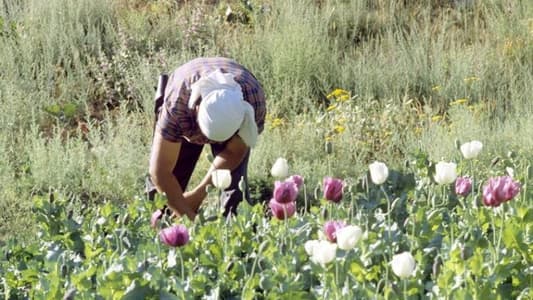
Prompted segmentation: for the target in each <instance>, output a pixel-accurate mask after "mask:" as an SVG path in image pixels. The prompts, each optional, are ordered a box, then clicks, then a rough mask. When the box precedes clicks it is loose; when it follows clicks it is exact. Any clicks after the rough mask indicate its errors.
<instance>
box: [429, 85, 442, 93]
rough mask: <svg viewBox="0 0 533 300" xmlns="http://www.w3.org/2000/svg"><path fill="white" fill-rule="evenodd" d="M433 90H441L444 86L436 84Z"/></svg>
mask: <svg viewBox="0 0 533 300" xmlns="http://www.w3.org/2000/svg"><path fill="white" fill-rule="evenodd" d="M431 90H432V91H434V92H439V91H440V90H442V86H440V85H436V86H434V87H432V88H431Z"/></svg>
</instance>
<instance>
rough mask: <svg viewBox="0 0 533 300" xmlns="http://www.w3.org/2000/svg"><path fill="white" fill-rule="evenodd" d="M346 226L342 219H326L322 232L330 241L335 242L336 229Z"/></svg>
mask: <svg viewBox="0 0 533 300" xmlns="http://www.w3.org/2000/svg"><path fill="white" fill-rule="evenodd" d="M345 226H346V223H344V222H343V221H327V222H326V223H324V234H325V235H326V237H327V238H328V240H329V241H330V242H332V243H335V242H337V230H339V229H341V228H343V227H345Z"/></svg>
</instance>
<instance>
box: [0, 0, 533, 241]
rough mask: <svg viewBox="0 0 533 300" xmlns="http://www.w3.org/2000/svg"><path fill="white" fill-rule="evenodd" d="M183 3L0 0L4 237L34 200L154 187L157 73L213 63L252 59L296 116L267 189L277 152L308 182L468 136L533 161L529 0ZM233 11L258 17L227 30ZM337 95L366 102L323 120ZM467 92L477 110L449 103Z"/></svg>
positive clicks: (278, 137)
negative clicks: (210, 59) (151, 157)
mask: <svg viewBox="0 0 533 300" xmlns="http://www.w3.org/2000/svg"><path fill="white" fill-rule="evenodd" d="M176 3H177V4H176ZM176 3H170V2H169V1H163V0H161V1H151V2H146V1H126V0H123V1H117V2H112V3H111V2H109V1H105V0H96V1H89V0H80V1H74V0H68V1H62V0H61V1H60V0H49V1H39V0H25V1H11V0H4V1H2V5H0V18H1V22H0V25H1V26H0V56H1V57H2V59H1V60H0V79H1V80H0V107H1V111H2V114H0V141H1V142H2V143H1V144H0V154H1V155H2V158H3V161H2V163H1V164H0V171H1V173H0V180H2V183H3V184H2V185H1V186H2V187H1V188H0V189H1V190H0V196H1V200H0V208H2V209H3V210H4V211H5V212H6V213H5V214H4V215H3V216H2V218H3V219H4V220H3V221H2V222H1V224H0V236H1V235H4V234H6V232H7V231H8V230H12V229H13V228H23V227H26V228H29V224H27V222H26V221H25V219H24V217H19V216H21V215H25V214H28V213H29V199H30V197H31V195H32V193H43V192H46V191H48V190H50V189H64V190H68V191H70V192H71V193H73V194H75V195H78V196H79V195H88V196H89V197H87V199H89V200H92V199H101V198H107V199H117V200H119V201H127V200H128V198H130V197H133V196H134V195H138V194H139V193H141V191H142V188H143V179H144V176H145V174H146V172H145V170H146V164H147V156H148V153H149V148H150V138H151V125H152V124H151V121H152V115H151V114H152V94H153V88H154V85H155V82H156V79H157V75H158V74H159V73H161V72H170V71H172V70H173V69H174V68H175V67H177V66H178V65H179V64H181V63H184V62H186V61H187V60H189V59H191V58H193V57H197V56H201V55H205V56H207V55H225V56H231V57H233V58H235V59H237V60H238V61H240V62H242V63H243V64H244V65H246V66H247V67H248V68H249V69H250V70H251V71H252V72H253V73H254V74H255V75H256V76H257V77H258V78H259V79H260V81H261V82H262V84H263V86H264V88H265V90H266V92H267V96H268V110H269V118H270V119H269V120H272V119H274V118H276V117H279V118H282V119H283V120H284V122H285V124H284V125H283V126H279V127H276V128H272V127H275V126H271V125H272V124H270V123H267V126H266V127H267V128H266V130H265V132H264V133H263V135H262V137H261V143H260V144H259V145H258V147H257V148H256V149H254V155H253V156H252V159H251V162H250V164H251V165H250V173H251V176H252V177H253V178H260V179H266V180H270V178H268V170H269V169H270V165H271V163H272V162H273V161H274V160H275V159H276V158H277V157H278V156H285V157H287V158H289V160H290V162H291V165H292V166H293V171H294V172H299V173H302V174H303V175H305V176H306V178H309V181H310V182H311V184H314V183H315V182H319V181H320V178H321V176H323V175H325V174H330V175H336V176H343V177H359V176H363V175H364V174H365V172H366V164H367V163H368V162H369V161H371V160H373V159H380V160H384V161H387V162H388V163H389V164H390V165H392V166H395V167H396V168H398V169H401V168H402V166H403V165H404V162H405V160H407V159H408V158H409V154H410V153H413V152H415V151H417V150H422V151H425V152H427V153H428V154H429V155H430V157H431V158H432V159H435V160H438V159H441V158H447V157H454V155H457V150H456V149H455V148H454V141H455V139H460V140H464V141H466V140H468V139H474V138H475V139H480V140H482V141H483V142H484V143H485V144H486V147H487V149H489V150H488V151H487V153H486V156H485V157H484V158H485V159H487V161H489V160H491V159H492V158H493V156H497V155H499V156H502V155H505V153H506V152H507V151H509V150H515V151H516V152H518V153H520V155H521V157H522V158H524V159H525V160H527V159H531V157H532V156H533V154H532V152H531V149H533V147H532V146H533V145H532V144H531V143H532V142H531V140H530V139H528V138H527V137H530V136H532V132H531V128H533V127H532V125H533V124H531V119H532V118H531V115H532V112H533V105H532V103H533V102H531V100H533V99H531V95H533V86H532V85H531V82H532V81H533V71H532V70H533V63H532V62H533V21H532V19H531V16H532V12H533V5H532V4H530V3H529V2H527V1H519V2H517V3H511V2H508V1H496V0H494V1H484V2H481V1H476V2H473V4H468V3H470V2H465V3H466V4H464V5H454V4H453V3H462V2H461V1H454V2H452V1H449V2H448V1H429V0H427V1H422V2H416V3H415V2H413V3H410V4H402V3H403V2H397V1H364V0H358V1H340V0H339V1H310V0H295V1H281V0H272V1H252V2H251V4H252V9H251V10H250V9H249V8H246V7H243V6H242V4H241V2H239V1H228V2H224V3H222V2H221V3H219V4H215V5H212V4H202V3H200V2H198V3H187V4H180V3H181V2H176ZM227 5H230V7H231V8H233V10H234V11H238V10H239V11H243V12H244V13H245V14H248V15H249V17H250V18H249V20H250V21H249V22H248V23H247V24H242V23H239V22H227V21H225V19H226V17H225V11H226V8H227ZM334 88H343V89H346V90H348V91H350V92H351V93H352V96H354V97H353V100H352V101H351V106H349V109H346V110H344V111H342V112H338V113H337V115H335V114H332V113H328V114H326V112H325V109H326V107H328V106H329V105H330V104H332V103H333V102H332V100H331V99H327V98H326V95H327V94H328V93H329V92H331V90H333V89H334ZM457 99H466V101H467V102H466V103H465V104H464V105H459V106H455V105H450V103H452V102H454V101H456V100H457ZM341 113H342V114H343V116H344V115H347V116H348V117H350V118H351V119H350V122H348V123H347V124H344V126H345V131H344V132H343V133H340V134H338V135H337V136H336V137H335V139H334V140H333V142H332V144H333V148H332V149H333V150H332V153H331V154H329V155H328V154H327V153H326V150H325V148H324V144H325V140H324V138H325V135H326V134H327V132H328V130H331V126H333V125H334V124H335V122H336V119H335V118H338V117H339V116H340V114H341ZM324 115H327V117H326V119H324V118H323V117H324ZM434 116H441V117H444V119H443V120H442V121H438V122H434V121H432V117H434ZM324 120H327V121H324ZM288 140H290V145H289V144H287V141H288ZM205 164H206V162H204V161H202V162H201V165H200V167H206V166H205ZM198 173H199V174H197V175H196V176H198V177H201V175H202V174H201V172H198ZM17 224H18V225H17ZM21 224H24V225H21ZM17 226H18V227H17ZM29 231H30V232H31V230H29ZM8 234H9V233H8Z"/></svg>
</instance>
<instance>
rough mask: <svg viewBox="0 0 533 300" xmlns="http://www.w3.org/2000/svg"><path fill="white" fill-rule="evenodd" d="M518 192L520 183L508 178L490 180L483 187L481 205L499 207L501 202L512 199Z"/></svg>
mask: <svg viewBox="0 0 533 300" xmlns="http://www.w3.org/2000/svg"><path fill="white" fill-rule="evenodd" d="M519 192H520V183H518V182H517V181H514V180H513V179H512V178H511V177H509V176H501V177H494V178H490V179H489V181H488V182H487V184H486V185H485V186H484V187H483V204H485V205H487V206H493V207H496V206H500V204H502V203H503V202H507V201H509V200H511V199H513V198H514V197H515V196H516V195H517V194H518V193H519Z"/></svg>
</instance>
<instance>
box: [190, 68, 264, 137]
mask: <svg viewBox="0 0 533 300" xmlns="http://www.w3.org/2000/svg"><path fill="white" fill-rule="evenodd" d="M200 96H201V97H202V101H201V102H200V106H199V108H198V125H199V126H200V130H201V131H202V133H203V134H204V135H205V136H206V137H207V138H208V139H210V140H213V141H216V142H223V141H226V140H228V139H229V138H230V137H231V136H232V135H233V134H235V132H237V130H238V133H237V134H238V135H239V136H240V137H241V139H242V140H243V141H244V143H245V144H246V145H247V146H249V147H253V146H255V144H256V142H257V125H256V124H255V114H254V108H253V107H252V105H250V103H248V102H246V101H244V99H243V94H242V88H241V86H240V85H239V84H238V83H237V82H236V81H235V80H234V79H233V75H231V74H228V73H222V72H221V71H220V70H216V71H214V72H212V73H210V74H209V75H207V76H205V77H202V78H200V79H199V80H198V81H196V82H195V83H193V84H192V85H191V97H190V98H189V108H190V109H193V108H194V106H195V105H196V104H197V102H198V100H199V97H200Z"/></svg>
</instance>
